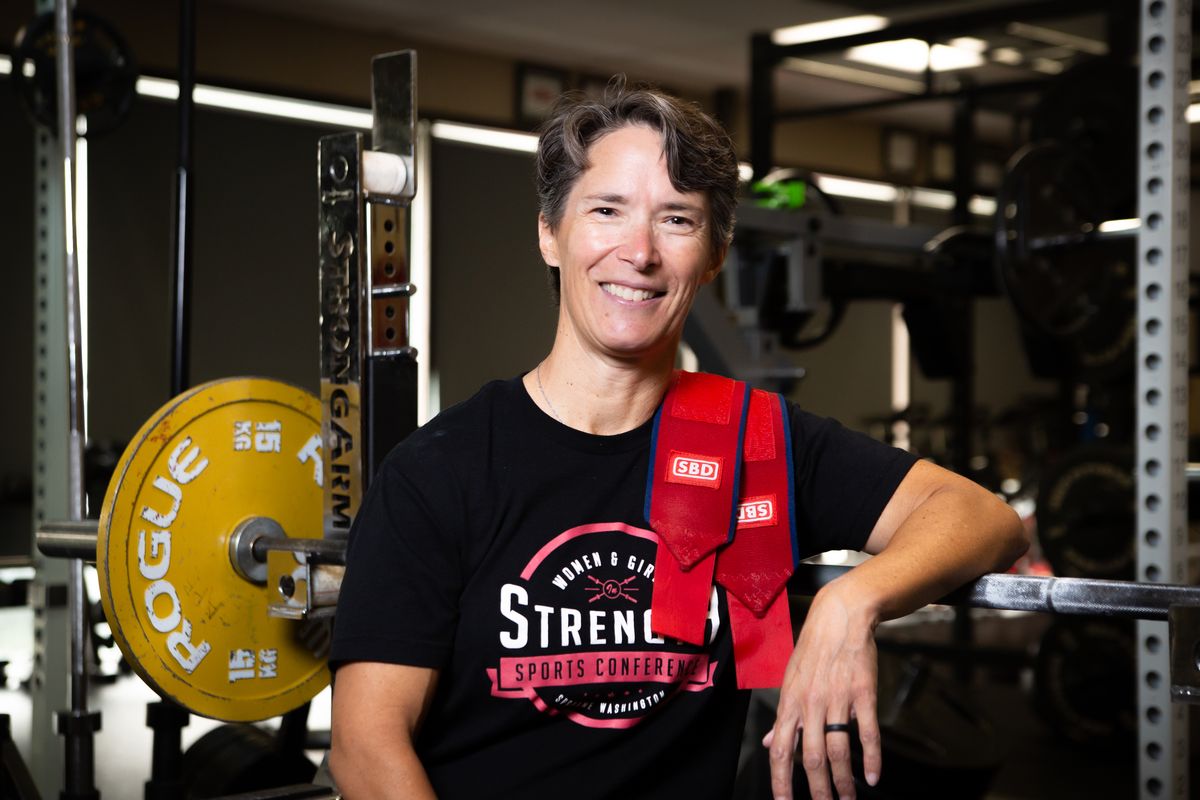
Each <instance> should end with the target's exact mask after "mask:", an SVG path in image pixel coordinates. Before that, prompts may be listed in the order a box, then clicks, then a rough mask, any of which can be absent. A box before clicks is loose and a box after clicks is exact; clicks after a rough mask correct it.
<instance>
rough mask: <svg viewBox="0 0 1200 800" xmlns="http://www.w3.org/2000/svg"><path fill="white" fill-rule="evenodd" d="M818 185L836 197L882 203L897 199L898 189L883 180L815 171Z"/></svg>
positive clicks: (814, 175) (814, 174)
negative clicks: (846, 176) (867, 179)
mask: <svg viewBox="0 0 1200 800" xmlns="http://www.w3.org/2000/svg"><path fill="white" fill-rule="evenodd" d="M813 177H814V178H815V179H816V181H817V186H819V187H820V188H821V191H823V192H827V193H829V194H831V195H834V196H835V197H849V198H851V199H854V200H874V201H876V202H880V203H891V202H894V201H895V200H896V193H897V189H896V187H895V186H893V185H892V184H890V183H884V182H882V181H864V180H859V179H857V178H839V177H837V176H836V175H824V174H821V173H813Z"/></svg>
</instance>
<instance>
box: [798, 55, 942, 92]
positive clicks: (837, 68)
mask: <svg viewBox="0 0 1200 800" xmlns="http://www.w3.org/2000/svg"><path fill="white" fill-rule="evenodd" d="M782 66H783V67H784V68H785V69H790V70H793V71H795V72H803V73H805V74H806V75H815V76H817V77H818V78H830V79H832V80H835V81H845V82H846V83H857V84H861V85H863V86H873V87H875V88H877V89H888V90H889V91H893V92H904V93H905V94H924V93H925V84H924V83H922V82H921V81H915V80H912V79H911V78H902V77H900V76H899V75H886V74H884V73H882V72H874V71H872V70H868V69H857V68H856V67H847V66H845V65H844V64H830V63H829V62H827V61H813V60H812V59H807V58H785V59H784V60H783V63H782Z"/></svg>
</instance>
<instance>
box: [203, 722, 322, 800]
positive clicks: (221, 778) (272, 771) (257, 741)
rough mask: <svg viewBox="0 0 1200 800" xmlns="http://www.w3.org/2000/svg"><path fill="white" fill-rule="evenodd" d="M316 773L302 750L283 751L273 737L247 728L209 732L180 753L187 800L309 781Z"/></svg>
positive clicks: (217, 729)
mask: <svg viewBox="0 0 1200 800" xmlns="http://www.w3.org/2000/svg"><path fill="white" fill-rule="evenodd" d="M316 771H317V768H316V766H315V765H314V764H313V763H312V762H311V761H309V760H308V758H306V757H305V755H304V753H303V752H299V751H295V752H284V751H281V750H280V749H279V746H278V744H277V742H276V740H275V737H274V736H272V735H271V734H270V733H268V732H267V731H264V730H263V729H262V728H259V727H256V726H254V725H247V724H232V725H222V726H220V727H219V728H213V729H212V730H211V731H209V732H208V733H206V734H204V735H203V736H201V737H200V738H199V739H197V740H196V741H195V742H194V743H193V744H192V746H191V747H189V748H188V749H187V752H186V753H184V754H183V767H182V773H183V784H184V786H185V787H186V796H187V798H188V799H189V800H192V799H193V798H194V799H195V800H199V799H200V798H209V797H221V796H224V795H229V794H235V793H238V792H250V791H256V790H260V789H272V788H275V787H279V786H291V785H293V784H297V783H308V782H309V781H311V780H312V777H313V775H315V774H316Z"/></svg>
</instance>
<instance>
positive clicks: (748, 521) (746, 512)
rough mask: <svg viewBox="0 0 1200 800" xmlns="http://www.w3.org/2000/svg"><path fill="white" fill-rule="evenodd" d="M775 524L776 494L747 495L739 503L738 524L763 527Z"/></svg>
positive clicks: (739, 525)
mask: <svg viewBox="0 0 1200 800" xmlns="http://www.w3.org/2000/svg"><path fill="white" fill-rule="evenodd" d="M774 524H775V495H773V494H767V495H760V496H758V497H747V498H746V499H745V500H743V501H741V502H740V503H738V510H737V526H738V527H739V528H761V527H765V526H767V525H774Z"/></svg>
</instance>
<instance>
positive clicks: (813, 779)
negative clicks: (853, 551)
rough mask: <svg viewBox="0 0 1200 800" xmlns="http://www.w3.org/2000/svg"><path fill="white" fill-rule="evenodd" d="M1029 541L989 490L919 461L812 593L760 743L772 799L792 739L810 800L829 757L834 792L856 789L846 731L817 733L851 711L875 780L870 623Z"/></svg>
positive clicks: (783, 777)
mask: <svg viewBox="0 0 1200 800" xmlns="http://www.w3.org/2000/svg"><path fill="white" fill-rule="evenodd" d="M1028 545H1029V542H1028V538H1027V536H1026V534H1025V531H1024V529H1023V527H1022V525H1021V523H1020V520H1019V519H1018V518H1017V515H1016V514H1015V513H1014V512H1013V511H1012V510H1011V509H1010V508H1009V507H1008V506H1006V505H1005V504H1004V503H1003V502H1001V501H1000V500H999V499H997V498H996V497H995V496H994V495H992V494H991V493H990V492H988V491H987V490H985V489H983V488H982V487H980V486H978V485H977V484H975V483H973V482H971V481H969V480H967V479H966V478H963V477H961V476H959V475H955V474H954V473H952V472H949V471H947V470H944V469H941V468H940V467H937V466H934V465H932V464H929V463H927V462H923V461H921V462H917V463H916V464H915V465H914V466H913V468H912V470H911V471H910V472H909V473H908V475H907V476H906V477H905V478H904V480H903V481H902V482H901V483H900V486H899V487H898V488H897V489H896V492H895V494H894V495H893V496H892V498H891V500H889V501H888V504H887V505H886V506H885V507H884V510H883V513H882V514H880V517H879V520H878V522H877V523H876V525H875V528H874V529H873V530H872V531H871V535H870V537H869V538H868V539H867V545H866V548H865V549H866V550H867V552H870V553H877V554H878V555H876V556H875V557H874V558H872V559H870V560H868V561H866V562H865V563H863V564H860V565H859V566H858V567H856V568H854V569H853V570H851V571H849V572H847V573H846V574H844V575H843V576H841V577H840V578H838V579H837V580H835V581H832V582H830V583H829V584H828V585H826V586H825V587H824V588H823V589H821V591H820V592H818V593H817V595H816V597H814V598H813V602H812V606H811V607H810V609H809V612H808V616H807V618H806V620H805V623H804V627H803V629H802V630H801V631H800V638H799V641H798V642H797V643H796V649H795V650H794V651H793V653H792V657H791V660H790V661H789V662H788V666H787V671H786V673H785V675H784V679H783V686H782V688H781V692H780V697H779V709H778V712H777V715H776V719H775V727H774V729H773V730H772V731H771V732H770V733H768V734H767V738H766V739H764V742H763V743H764V744H765V745H767V746H768V747H769V748H770V754H771V786H772V791H773V792H774V795H775V797H776V798H790V797H791V796H792V769H793V764H794V759H795V756H796V752H797V738H798V737H799V738H800V739H801V742H800V748H801V753H802V763H803V765H804V770H805V772H806V773H807V775H808V782H809V787H810V790H811V792H812V796H813V798H814V800H824V798H829V797H831V793H830V786H829V775H828V771H827V768H826V763H827V762H828V764H829V768H828V769H829V770H831V771H832V773H833V783H834V785H835V786H836V787H837V791H838V795H839V797H840V798H842V800H847V798H853V797H854V781H853V778H852V776H851V772H850V737H849V735H848V734H846V733H844V732H831V733H825V731H824V726H825V725H826V724H828V723H844V722H847V721H849V720H850V719H851V718H855V719H857V720H858V732H859V737H860V739H861V741H862V746H863V767H864V771H865V773H866V776H867V781H868V783H871V784H872V785H873V784H874V783H875V782H876V781H877V780H878V778H879V774H880V769H881V766H882V764H881V760H882V759H881V754H880V742H879V723H878V720H877V718H876V711H875V707H876V699H875V698H876V691H877V660H876V652H875V638H874V633H875V627H876V626H877V625H878V624H879V623H880V622H881V621H883V620H885V619H892V618H894V617H899V616H902V615H904V614H908V613H910V612H912V611H915V610H916V609H918V608H920V607H921V606H923V605H925V604H927V603H930V602H932V601H934V600H936V599H938V598H939V597H941V596H943V595H945V594H946V593H947V592H949V591H951V590H952V589H954V588H956V587H958V586H961V585H962V584H964V583H966V582H967V581H969V580H972V579H973V578H976V577H978V576H979V575H981V574H983V573H985V572H988V571H991V570H996V569H1006V568H1008V567H1009V566H1010V565H1011V564H1012V563H1013V561H1015V560H1016V559H1017V557H1019V556H1020V554H1021V553H1023V552H1024V551H1025V548H1026V547H1028Z"/></svg>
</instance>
